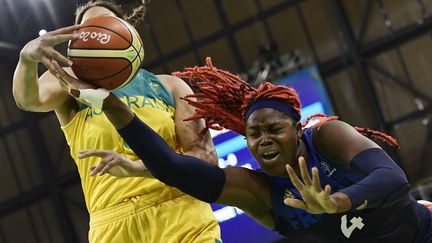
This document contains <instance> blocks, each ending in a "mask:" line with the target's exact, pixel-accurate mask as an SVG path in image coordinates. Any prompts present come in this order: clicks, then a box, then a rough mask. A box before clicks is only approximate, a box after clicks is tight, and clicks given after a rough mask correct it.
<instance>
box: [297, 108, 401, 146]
mask: <svg viewBox="0 0 432 243" xmlns="http://www.w3.org/2000/svg"><path fill="white" fill-rule="evenodd" d="M314 118H318V119H319V120H318V122H317V123H315V124H313V125H312V126H311V127H319V126H321V125H322V124H324V123H326V122H328V121H333V120H337V119H339V117H338V116H326V115H325V114H321V113H318V114H314V115H311V116H309V117H308V118H307V119H306V121H305V122H303V123H302V128H303V129H305V128H306V126H307V125H308V124H309V123H310V121H311V120H312V119H314ZM353 127H354V129H355V130H357V132H359V133H361V134H362V135H364V136H366V137H368V138H375V139H378V140H381V141H383V142H386V143H388V144H390V145H391V146H393V147H399V144H398V142H397V141H396V139H395V138H393V137H392V136H390V135H388V134H385V133H383V132H379V131H376V130H373V129H370V128H363V127H355V126H353Z"/></svg>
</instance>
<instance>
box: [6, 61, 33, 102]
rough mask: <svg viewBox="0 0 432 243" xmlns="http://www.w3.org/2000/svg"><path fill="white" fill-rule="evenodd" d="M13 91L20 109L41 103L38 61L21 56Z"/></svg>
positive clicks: (14, 78) (15, 74)
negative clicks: (30, 60)
mask: <svg viewBox="0 0 432 243" xmlns="http://www.w3.org/2000/svg"><path fill="white" fill-rule="evenodd" d="M12 93H13V96H14V98H15V102H16V104H17V106H18V107H19V108H20V109H23V110H31V109H32V108H33V107H35V106H37V105H38V104H39V83H38V64H37V63H34V62H29V61H24V60H22V59H21V58H20V60H19V61H18V64H17V67H16V69H15V73H14V77H13V83H12Z"/></svg>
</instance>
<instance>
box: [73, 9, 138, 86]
mask: <svg viewBox="0 0 432 243" xmlns="http://www.w3.org/2000/svg"><path fill="white" fill-rule="evenodd" d="M74 37H75V39H73V40H72V41H70V42H69V46H68V51H67V53H68V56H69V58H70V60H71V61H72V62H73V65H72V70H73V72H74V73H75V75H76V76H77V78H78V79H80V80H82V81H85V82H88V83H91V84H94V85H96V86H98V87H101V88H105V89H108V90H113V89H118V88H121V87H123V86H124V85H126V84H127V83H129V81H131V80H132V79H133V78H134V77H135V76H136V74H137V73H138V71H139V70H140V68H141V65H142V62H143V60H144V49H143V43H142V40H141V38H140V36H139V34H138V32H137V31H136V30H135V28H134V27H132V25H130V24H129V23H127V22H126V21H124V20H122V19H120V18H117V17H113V16H100V17H95V18H91V19H89V20H87V21H86V22H85V23H83V24H82V26H81V28H80V29H79V30H77V32H76V33H75V35H74Z"/></svg>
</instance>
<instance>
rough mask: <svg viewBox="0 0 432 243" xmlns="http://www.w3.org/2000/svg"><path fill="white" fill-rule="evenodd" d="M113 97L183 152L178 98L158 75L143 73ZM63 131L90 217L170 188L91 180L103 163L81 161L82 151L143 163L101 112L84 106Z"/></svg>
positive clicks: (132, 180)
mask: <svg viewBox="0 0 432 243" xmlns="http://www.w3.org/2000/svg"><path fill="white" fill-rule="evenodd" d="M112 93H113V94H114V95H116V96H117V97H119V98H120V99H121V100H122V101H123V102H124V103H126V104H127V105H128V106H129V107H130V108H131V109H132V110H133V112H134V113H135V114H136V115H137V116H138V117H139V118H140V119H141V120H142V121H143V122H145V123H146V124H147V125H149V126H150V127H151V128H152V129H153V130H155V131H156V132H157V133H158V134H159V135H160V136H161V137H163V138H164V139H165V141H166V142H167V143H168V144H169V146H170V147H171V148H173V149H174V150H176V151H177V152H181V148H180V146H179V144H178V141H177V137H176V133H175V124H174V112H175V103H174V98H173V97H172V95H171V93H169V92H168V91H167V90H166V88H165V87H164V86H163V84H162V83H161V82H160V80H159V79H158V78H157V77H156V76H155V75H154V74H152V73H150V72H147V71H146V70H144V69H141V70H140V71H139V73H138V74H137V76H136V77H135V78H134V79H133V80H132V81H131V82H130V83H128V84H127V85H125V86H123V87H121V88H120V89H118V90H114V91H112ZM62 130H63V132H64V134H65V137H66V140H67V143H68V145H69V147H70V153H71V156H72V158H73V159H74V160H75V163H76V165H77V167H78V172H79V174H80V177H81V184H82V188H83V192H84V197H85V201H86V206H87V209H88V211H89V213H90V214H91V213H92V212H96V211H98V210H101V209H104V208H107V207H112V206H114V205H117V204H119V203H121V202H123V201H125V200H128V199H130V198H133V197H136V196H141V195H145V194H147V193H150V192H153V191H156V190H158V189H161V188H162V187H165V186H166V185H165V184H163V183H162V182H160V181H158V180H156V179H149V178H142V177H129V178H117V177H113V176H111V175H109V174H106V175H104V176H95V177H92V176H89V168H90V167H91V166H95V165H97V164H99V162H100V160H101V159H100V158H98V157H92V158H85V159H78V158H77V156H78V152H79V151H80V150H82V149H101V150H112V151H115V152H117V153H119V154H121V155H124V156H126V157H127V158H129V159H130V160H133V161H136V160H139V158H138V157H137V156H136V155H135V153H134V152H133V151H132V150H131V149H130V148H129V146H128V145H127V144H126V143H125V142H124V141H123V139H122V138H121V137H120V135H119V134H118V133H117V131H116V130H115V128H114V126H113V125H112V124H111V123H110V122H109V120H108V118H106V116H105V114H104V113H103V112H102V111H101V110H96V109H94V108H90V107H87V106H84V105H82V107H80V109H79V111H78V113H77V114H76V115H75V117H74V118H73V119H72V120H71V121H70V122H69V123H68V124H66V125H65V126H62ZM143 139H146V138H143ZM172 190H177V189H174V188H172Z"/></svg>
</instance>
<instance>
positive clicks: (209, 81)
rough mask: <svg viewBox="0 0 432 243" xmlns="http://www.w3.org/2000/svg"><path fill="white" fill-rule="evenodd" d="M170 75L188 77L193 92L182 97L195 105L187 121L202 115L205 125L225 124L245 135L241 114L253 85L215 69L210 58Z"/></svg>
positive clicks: (220, 127)
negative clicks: (196, 65)
mask: <svg viewBox="0 0 432 243" xmlns="http://www.w3.org/2000/svg"><path fill="white" fill-rule="evenodd" d="M173 75H174V76H177V77H180V78H186V79H188V80H189V83H190V85H191V86H192V87H193V88H194V89H195V91H196V94H192V95H188V96H186V97H184V98H182V99H184V100H185V101H187V102H188V103H189V104H191V105H193V106H194V107H195V108H196V113H195V115H194V116H193V117H190V118H188V119H187V120H195V119H200V118H204V120H205V122H206V127H207V128H212V129H216V130H220V129H222V128H223V127H225V128H228V129H230V130H233V131H235V132H237V133H239V134H242V135H245V126H246V125H245V122H244V119H243V113H244V112H245V110H246V108H247V107H248V104H249V101H248V99H250V98H252V97H253V96H254V95H253V94H254V93H255V92H256V90H255V89H254V88H253V87H252V86H250V85H249V84H248V83H246V82H245V81H243V80H241V78H240V77H238V76H237V75H234V74H231V73H229V72H227V71H224V70H219V69H217V68H215V67H214V66H213V63H212V61H211V59H210V58H207V59H206V66H204V67H193V68H186V69H185V71H184V72H175V73H173ZM246 97H249V98H246Z"/></svg>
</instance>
